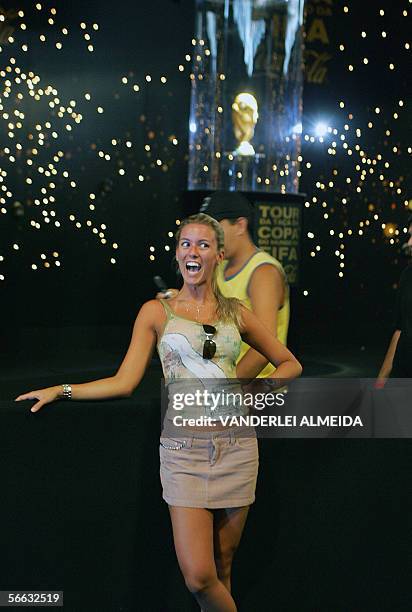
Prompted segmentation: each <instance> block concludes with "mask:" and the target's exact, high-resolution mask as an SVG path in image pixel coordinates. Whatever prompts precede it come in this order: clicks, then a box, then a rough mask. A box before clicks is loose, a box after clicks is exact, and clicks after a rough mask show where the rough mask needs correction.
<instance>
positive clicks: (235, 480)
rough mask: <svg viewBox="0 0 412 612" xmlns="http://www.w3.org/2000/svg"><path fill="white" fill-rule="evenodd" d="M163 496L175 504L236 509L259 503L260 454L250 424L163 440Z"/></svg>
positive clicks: (161, 440) (161, 455)
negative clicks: (248, 427) (256, 491)
mask: <svg viewBox="0 0 412 612" xmlns="http://www.w3.org/2000/svg"><path fill="white" fill-rule="evenodd" d="M159 452H160V480H161V483H162V487H163V499H164V500H165V501H166V502H167V503H168V504H169V505H171V506H185V507H189V508H211V509H213V508H235V507H239V506H248V505H249V504H252V503H253V502H254V501H255V490H256V480H257V474H258V466H259V453H258V444H257V439H256V434H255V432H254V431H253V432H252V433H251V431H250V429H246V428H244V429H243V428H240V427H238V428H234V429H233V428H232V429H229V430H228V429H225V430H224V431H217V432H213V431H212V432H210V431H207V432H206V431H203V432H202V431H199V432H198V431H192V432H190V433H189V434H187V433H186V434H185V435H184V436H182V437H167V436H164V435H162V436H161V438H160V447H159Z"/></svg>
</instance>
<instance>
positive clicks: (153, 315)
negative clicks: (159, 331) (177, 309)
mask: <svg viewBox="0 0 412 612" xmlns="http://www.w3.org/2000/svg"><path fill="white" fill-rule="evenodd" d="M137 317H138V318H139V319H144V320H146V321H147V322H148V323H149V322H150V323H152V324H154V323H158V322H159V321H161V320H162V319H164V318H165V317H166V313H165V308H164V306H163V304H162V303H161V302H160V300H148V301H147V302H145V303H144V304H143V305H142V306H141V308H140V310H139V312H138V314H137Z"/></svg>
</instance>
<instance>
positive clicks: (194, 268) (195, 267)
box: [186, 261, 202, 274]
mask: <svg viewBox="0 0 412 612" xmlns="http://www.w3.org/2000/svg"><path fill="white" fill-rule="evenodd" d="M201 269H202V266H201V265H200V263H199V262H197V261H187V262H186V270H187V271H188V272H189V274H197V273H198V272H200V270H201Z"/></svg>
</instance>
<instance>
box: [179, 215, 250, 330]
mask: <svg viewBox="0 0 412 612" xmlns="http://www.w3.org/2000/svg"><path fill="white" fill-rule="evenodd" d="M191 223H198V224H200V225H206V226H207V227H210V228H211V229H212V230H213V231H214V233H215V238H216V245H217V250H218V251H219V252H220V251H223V250H224V245H225V234H224V232H223V229H222V226H221V225H220V223H219V222H218V221H216V219H213V217H210V216H209V215H206V214H205V213H198V214H196V215H191V216H190V217H187V218H186V219H183V221H182V222H181V223H180V225H179V229H178V230H177V232H176V234H175V238H176V245H178V244H179V240H180V235H181V233H182V229H183V228H184V227H185V226H186V225H189V224H191ZM211 284H212V291H213V295H214V296H215V299H216V302H217V307H216V315H217V318H218V319H219V320H221V321H231V322H233V323H235V324H236V325H237V327H240V325H241V311H240V306H241V304H242V302H241V301H240V300H238V299H237V298H227V297H225V296H224V295H223V293H222V292H221V291H220V289H219V286H218V284H217V266H216V267H215V269H214V271H213V276H212V283H211Z"/></svg>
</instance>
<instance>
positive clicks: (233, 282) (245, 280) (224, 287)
mask: <svg viewBox="0 0 412 612" xmlns="http://www.w3.org/2000/svg"><path fill="white" fill-rule="evenodd" d="M262 264H270V265H272V266H275V268H277V269H278V270H279V272H280V273H281V275H282V277H283V278H284V280H285V300H284V303H283V306H282V307H281V308H280V310H278V316H277V337H278V339H279V340H280V342H282V344H284V345H286V340H287V335H288V327H289V315H290V305H289V286H288V283H287V280H286V275H285V271H284V270H283V268H282V264H281V263H280V262H279V261H278V260H277V259H275V258H274V257H272V256H271V255H269V254H268V253H265V252H264V251H256V253H254V254H253V255H252V256H251V257H250V258H249V259H248V261H247V262H246V263H245V264H244V265H243V268H241V269H240V270H239V272H237V273H236V274H234V275H233V276H229V277H228V278H227V279H225V276H224V271H225V267H226V265H227V261H223V262H222V263H221V264H219V266H218V270H217V283H218V286H219V289H220V291H221V292H222V293H223V295H224V296H225V297H236V298H238V299H239V300H242V302H243V303H244V305H245V306H246V307H247V308H249V310H252V304H251V302H250V298H249V295H248V286H249V282H250V279H251V276H252V274H253V272H254V271H255V270H256V268H258V267H259V266H261V265H262ZM249 348H250V347H249V345H248V344H246V342H242V347H241V350H240V354H239V357H238V359H237V362H239V361H240V360H241V359H242V357H243V355H244V354H245V353H246V351H247V350H248V349H249ZM275 369H276V368H275V366H274V365H272V364H271V363H268V364H267V366H266V367H265V368H263V370H262V371H261V372H260V374H258V378H265V377H267V376H270V375H271V374H272V372H274V371H275Z"/></svg>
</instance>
